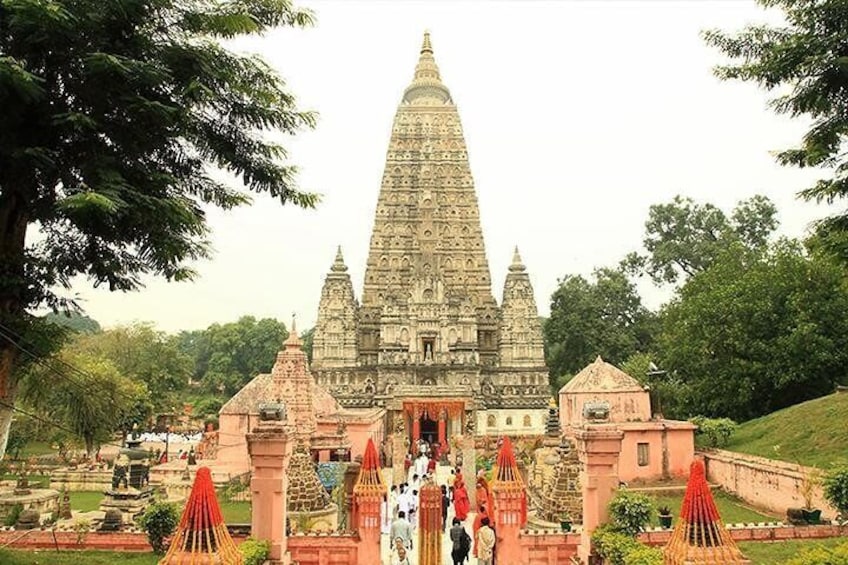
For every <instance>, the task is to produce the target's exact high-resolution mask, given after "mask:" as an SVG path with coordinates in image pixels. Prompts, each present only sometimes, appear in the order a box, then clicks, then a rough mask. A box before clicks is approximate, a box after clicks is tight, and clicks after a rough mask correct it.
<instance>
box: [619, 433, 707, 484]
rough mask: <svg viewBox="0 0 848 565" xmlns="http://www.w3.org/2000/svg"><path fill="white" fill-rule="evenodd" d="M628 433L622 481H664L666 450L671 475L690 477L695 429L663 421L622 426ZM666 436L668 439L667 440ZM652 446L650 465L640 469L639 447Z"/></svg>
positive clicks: (625, 439) (693, 455)
mask: <svg viewBox="0 0 848 565" xmlns="http://www.w3.org/2000/svg"><path fill="white" fill-rule="evenodd" d="M619 427H620V429H621V430H622V431H623V432H624V439H623V440H622V442H621V457H620V458H619V461H618V475H619V477H620V479H621V480H622V481H633V480H656V479H661V478H663V450H664V449H665V450H667V452H668V470H667V471H668V475H669V476H670V477H687V476H688V475H689V466H690V465H691V464H692V460H693V459H694V457H695V434H694V426H693V425H691V424H689V423H688V422H675V421H671V420H659V421H654V422H629V423H626V424H620V425H619ZM663 434H665V439H663ZM640 443H647V444H648V464H647V465H645V466H641V465H639V457H638V444H640Z"/></svg>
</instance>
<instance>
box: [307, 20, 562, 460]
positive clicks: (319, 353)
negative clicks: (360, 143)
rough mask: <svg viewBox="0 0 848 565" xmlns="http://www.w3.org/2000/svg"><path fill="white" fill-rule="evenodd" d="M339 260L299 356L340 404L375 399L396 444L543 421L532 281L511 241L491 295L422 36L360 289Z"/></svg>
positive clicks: (441, 93)
mask: <svg viewBox="0 0 848 565" xmlns="http://www.w3.org/2000/svg"><path fill="white" fill-rule="evenodd" d="M347 271H348V267H347V265H346V264H345V262H344V257H343V255H342V252H341V249H339V250H337V252H336V256H335V260H334V262H333V264H332V266H331V267H330V271H329V273H328V274H327V276H326V278H325V281H324V286H323V288H322V291H321V298H320V303H319V308H318V317H317V321H316V326H315V336H314V342H313V359H312V365H311V370H312V373H313V374H314V375H315V380H316V382H317V384H318V385H319V386H320V387H323V388H325V389H326V390H327V391H329V392H330V394H332V395H333V397H334V398H335V399H336V400H337V401H338V402H339V404H340V405H341V406H342V407H343V408H345V409H346V410H350V411H352V412H356V411H367V410H373V409H374V408H382V409H384V410H385V416H384V417H385V429H386V430H391V431H392V432H393V433H394V434H395V435H396V436H399V437H396V438H395V439H394V441H396V440H398V439H399V440H402V442H403V443H405V444H407V448H408V447H409V446H411V445H412V444H414V443H415V442H416V441H417V440H418V439H423V440H425V441H427V442H428V443H429V444H439V446H440V450H441V451H442V452H444V450H446V449H447V450H450V449H451V446H450V440H451V438H452V437H455V436H459V435H474V434H476V435H501V434H505V433H512V434H541V433H543V432H544V429H545V421H546V416H547V404H548V370H547V367H546V365H545V358H544V352H543V339H542V330H541V323H540V321H539V314H538V310H537V308H536V302H535V298H534V294H533V287H532V284H531V282H530V277H529V275H528V273H527V270H526V268H525V266H524V264H523V262H522V259H521V256H520V254H519V253H518V249H515V251H514V252H513V260H512V264H511V265H510V267H509V272H508V273H507V275H506V280H505V282H504V290H503V297H502V300H501V302H500V304H498V303H497V301H496V300H495V297H494V295H493V293H492V278H491V273H490V271H489V263H488V259H487V257H486V248H485V244H484V241H483V230H482V226H481V221H480V211H479V208H478V205H477V196H476V194H475V190H474V180H473V178H472V175H471V167H470V165H469V160H468V149H467V147H466V144H465V139H464V137H463V133H462V124H461V122H460V118H459V113H458V112H457V107H456V105H455V104H454V101H453V98H452V97H451V94H450V91H449V90H448V88H447V87H446V86H445V85H444V84H443V83H442V81H441V77H440V74H439V68H438V66H437V65H436V61H435V58H434V56H433V46H432V44H431V41H430V36H429V34H427V33H425V35H424V42H423V45H422V47H421V51H420V55H419V60H418V64H417V66H416V67H415V73H414V77H413V80H412V82H411V84H410V85H409V86H408V87H407V88H406V89H405V90H404V92H403V95H402V97H401V102H400V105H399V106H398V109H397V113H396V114H395V118H394V124H393V126H392V133H391V140H390V141H389V149H388V153H387V156H386V164H385V170H384V174H383V179H382V184H381V187H380V192H379V196H378V198H377V203H376V212H375V216H374V229H373V233H372V236H371V244H370V249H369V252H368V260H367V263H366V267H365V284H364V288H363V290H362V294H361V299H360V300H358V299H357V296H356V293H355V292H354V288H353V283H352V281H351V277H350V275H349V274H348V272H347ZM395 455H398V453H397V450H395Z"/></svg>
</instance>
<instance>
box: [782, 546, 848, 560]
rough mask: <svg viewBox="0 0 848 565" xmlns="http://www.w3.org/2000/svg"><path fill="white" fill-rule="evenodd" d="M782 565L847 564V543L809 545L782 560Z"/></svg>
mask: <svg viewBox="0 0 848 565" xmlns="http://www.w3.org/2000/svg"><path fill="white" fill-rule="evenodd" d="M783 565H848V543H843V544H840V545H837V546H836V547H824V546H821V545H819V546H815V547H810V548H808V549H805V550H804V551H802V552H801V553H799V554H798V555H796V556H795V557H793V558H792V559H789V560H788V561H784V562H783Z"/></svg>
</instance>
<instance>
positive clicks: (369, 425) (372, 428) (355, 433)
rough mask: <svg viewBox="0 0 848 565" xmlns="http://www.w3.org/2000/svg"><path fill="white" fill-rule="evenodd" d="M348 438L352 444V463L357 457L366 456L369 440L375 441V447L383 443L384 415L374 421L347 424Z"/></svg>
mask: <svg viewBox="0 0 848 565" xmlns="http://www.w3.org/2000/svg"><path fill="white" fill-rule="evenodd" d="M347 438H348V441H349V442H350V457H351V461H352V460H353V459H354V458H355V457H356V456H357V455H364V454H365V446H366V445H367V444H368V440H369V439H373V440H374V445H376V446H377V447H378V450H379V446H380V443H381V442H382V441H383V418H382V414H380V415H379V416H378V417H376V418H374V419H373V420H370V421H369V420H364V419H363V420H360V421H356V422H348V423H347Z"/></svg>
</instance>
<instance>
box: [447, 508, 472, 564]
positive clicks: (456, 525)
mask: <svg viewBox="0 0 848 565" xmlns="http://www.w3.org/2000/svg"><path fill="white" fill-rule="evenodd" d="M450 539H451V542H452V546H451V559H453V565H462V564H463V563H464V562H465V561H466V560H467V559H468V553H469V552H470V551H471V536H469V535H468V532H466V531H465V528H464V527H463V526H462V521H461V520H460V519H459V518H454V519H453V527H452V528H451V530H450Z"/></svg>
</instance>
